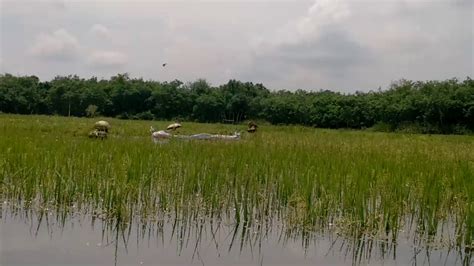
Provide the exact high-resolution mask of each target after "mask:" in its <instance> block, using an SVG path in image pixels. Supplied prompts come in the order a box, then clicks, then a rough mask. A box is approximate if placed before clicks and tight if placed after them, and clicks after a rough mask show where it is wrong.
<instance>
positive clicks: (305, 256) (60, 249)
mask: <svg viewBox="0 0 474 266" xmlns="http://www.w3.org/2000/svg"><path fill="white" fill-rule="evenodd" d="M0 222H1V223H0V233H1V242H0V264H1V265H38V266H40V265H44V266H47V265H48V266H50V265H51V266H52V265H75V266H76V265H77V266H79V265H354V264H359V265H469V264H470V263H472V260H468V258H466V257H465V255H464V254H463V253H462V252H457V251H456V250H448V249H447V248H433V247H431V248H429V247H423V246H417V245H415V244H413V240H412V239H411V238H410V237H409V236H404V237H400V239H399V240H398V243H397V245H388V244H387V243H383V242H377V241H373V242H370V243H369V242H367V241H356V243H358V245H356V244H354V243H355V242H354V241H350V240H347V239H343V238H341V237H337V235H336V234H326V235H321V236H317V235H315V236H312V237H311V238H310V239H309V240H308V239H306V241H303V238H302V237H301V236H298V235H293V236H290V237H288V236H285V235H283V234H282V230H280V229H279V228H278V226H277V225H276V226H275V230H271V231H270V232H267V233H265V234H262V233H260V234H259V233H258V232H252V230H249V232H248V233H247V234H246V235H242V230H241V229H238V228H237V231H236V228H235V226H233V225H229V224H227V225H226V224H224V223H223V224H220V225H219V226H212V225H209V224H207V225H204V226H202V227H201V226H194V225H180V226H176V224H173V223H169V222H165V223H163V224H162V225H161V226H159V227H154V226H146V227H144V226H142V225H140V223H138V222H137V223H135V224H133V225H131V226H129V227H127V228H125V229H123V230H115V229H114V227H113V226H110V224H107V223H104V221H101V220H94V219H93V218H92V217H91V216H87V215H86V216H81V217H78V216H76V217H69V218H68V219H66V220H61V219H57V218H55V217H54V216H53V215H52V214H51V213H49V215H46V216H44V217H42V218H41V219H39V217H37V216H35V215H31V214H30V215H18V214H16V215H11V214H8V213H6V212H5V211H4V212H3V213H2V219H1V220H0ZM185 227H187V228H185Z"/></svg>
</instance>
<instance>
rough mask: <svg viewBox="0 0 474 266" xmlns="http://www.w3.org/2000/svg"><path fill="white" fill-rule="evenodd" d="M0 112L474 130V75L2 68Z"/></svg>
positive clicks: (418, 129) (428, 129) (428, 131)
mask: <svg viewBox="0 0 474 266" xmlns="http://www.w3.org/2000/svg"><path fill="white" fill-rule="evenodd" d="M0 112H4V113H16V114H48V115H62V116H78V117H81V116H97V115H103V116H108V117H118V118H123V119H144V120H152V119H160V120H163V119H165V120H176V119H179V120H181V121H198V122H235V123H238V122H241V121H244V120H250V119H252V120H264V121H268V122H270V123H272V124H300V125H306V126H313V127H321V128H354V129H361V128H373V129H375V130H382V131H397V130H399V131H413V132H420V133H443V134H449V133H457V134H465V133H472V132H474V81H473V80H472V79H471V78H469V77H467V78H466V79H465V80H464V81H459V80H457V79H448V80H445V81H409V80H400V81H397V82H394V83H392V84H391V85H390V86H389V88H388V89H387V90H380V89H379V90H376V91H370V92H356V93H353V94H343V93H339V92H333V91H329V90H320V91H305V90H296V91H293V92H292V91H288V90H279V91H270V90H268V89H267V88H265V86H264V85H263V84H254V83H251V82H241V81H237V80H230V81H229V82H227V83H226V84H223V85H220V86H211V85H210V84H209V83H208V82H207V81H206V80H203V79H199V80H196V81H194V82H189V83H183V82H181V81H179V80H175V81H171V82H159V81H152V80H143V79H142V78H130V77H129V76H128V74H118V75H116V76H113V77H111V78H110V79H108V80H107V79H98V78H96V77H92V78H90V79H83V78H80V77H78V76H75V75H70V76H58V77H56V78H54V79H53V80H50V81H40V80H39V79H38V77H36V76H14V75H11V74H2V75H0Z"/></svg>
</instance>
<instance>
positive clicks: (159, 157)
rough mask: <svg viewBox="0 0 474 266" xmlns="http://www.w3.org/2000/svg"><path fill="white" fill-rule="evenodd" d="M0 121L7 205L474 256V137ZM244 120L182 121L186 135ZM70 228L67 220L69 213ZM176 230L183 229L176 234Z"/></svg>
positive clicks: (0, 172) (121, 221) (238, 234)
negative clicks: (175, 130) (232, 137)
mask: <svg viewBox="0 0 474 266" xmlns="http://www.w3.org/2000/svg"><path fill="white" fill-rule="evenodd" d="M94 121H95V120H92V119H86V118H64V117H47V116H17V115H0V138H1V139H0V151H2V152H0V181H1V187H0V189H1V190H0V192H1V199H2V201H5V202H8V205H7V206H8V208H9V211H10V212H12V213H14V212H16V211H19V210H20V211H25V210H29V211H32V212H35V213H36V214H38V213H41V212H42V211H43V212H44V210H45V209H46V210H54V211H55V213H58V215H61V217H62V220H63V221H65V220H67V217H68V215H72V214H73V213H78V212H79V213H82V214H87V215H92V216H93V217H97V218H98V219H102V220H104V221H109V222H110V224H111V225H116V224H118V225H120V226H125V227H126V225H127V224H128V225H129V224H131V223H132V221H135V223H136V221H139V222H140V223H142V224H143V225H144V226H147V225H149V224H153V223H162V222H163V220H164V219H165V218H166V219H169V218H172V219H171V220H172V221H174V223H176V228H181V232H177V234H185V233H186V232H182V231H183V229H182V228H186V226H184V225H186V224H192V223H196V221H198V222H199V221H201V222H202V221H208V222H209V221H214V222H215V221H227V222H228V223H231V224H233V225H234V226H235V227H236V230H235V235H234V237H235V238H241V239H246V238H247V237H249V236H248V234H249V232H250V230H252V232H258V233H260V235H264V234H265V233H266V232H267V233H268V230H270V229H271V228H274V225H275V224H281V225H282V228H283V229H282V230H284V232H285V234H286V235H287V236H292V235H297V236H303V238H304V237H311V236H313V235H315V234H324V233H327V232H335V233H337V234H340V235H342V236H344V237H345V238H349V239H351V238H352V239H356V240H358V241H360V240H368V239H372V240H383V241H389V242H390V241H392V242H393V241H395V242H396V241H397V239H398V236H399V234H400V232H401V231H402V230H408V231H409V232H412V233H414V234H415V235H416V239H418V240H419V241H421V242H422V243H424V244H426V245H427V244H429V243H442V244H443V245H447V246H451V247H456V248H459V249H463V250H468V251H470V250H472V249H473V248H474V138H473V137H472V136H438V135H407V134H386V133H373V132H363V131H344V130H324V129H313V128H304V127H291V126H285V127H278V126H262V127H260V128H259V132H258V133H257V134H254V135H244V136H243V139H242V140H241V141H238V142H218V141H215V142H209V141H178V140H176V141H170V142H169V143H167V144H165V145H155V144H153V143H152V141H151V140H150V136H149V131H148V128H149V126H150V125H151V124H152V125H154V126H155V128H164V127H165V125H166V124H167V122H164V121H163V122H156V121H153V122H150V121H125V120H115V119H108V121H109V122H110V123H111V125H112V130H111V134H110V135H109V138H108V139H107V140H104V141H101V140H91V139H88V138H87V132H88V131H89V130H90V129H91V127H92V125H93V122H94ZM244 128H245V126H235V125H220V124H198V123H185V124H184V127H183V128H182V129H180V130H181V133H183V134H187V133H200V132H210V133H214V132H215V133H230V132H233V131H235V130H236V129H241V130H243V129H244ZM60 220H61V219H60ZM173 228H174V227H173Z"/></svg>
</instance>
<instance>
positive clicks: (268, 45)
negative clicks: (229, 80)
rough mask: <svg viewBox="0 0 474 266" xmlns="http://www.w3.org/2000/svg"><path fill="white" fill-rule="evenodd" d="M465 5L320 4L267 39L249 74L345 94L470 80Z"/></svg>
mask: <svg viewBox="0 0 474 266" xmlns="http://www.w3.org/2000/svg"><path fill="white" fill-rule="evenodd" d="M461 3H464V2H460V1H457V2H448V1H423V0H413V1H411V0H410V1H408V0H404V1H393V0H385V1H377V2H374V1H356V0H316V1H315V2H314V3H313V5H312V6H311V7H310V8H309V9H308V10H307V12H306V14H305V15H303V16H301V17H300V18H298V19H295V20H293V21H290V22H288V23H287V24H286V25H285V26H284V27H281V28H279V29H277V30H275V31H273V32H269V33H267V34H266V35H265V34H264V35H262V36H260V38H259V39H258V40H257V41H256V42H255V43H254V60H253V63H252V64H251V65H250V66H249V68H248V71H247V73H244V76H245V77H247V78H249V79H253V80H255V79H260V78H262V77H263V78H264V80H269V81H270V82H272V83H273V84H286V85H283V86H284V87H286V86H288V87H306V88H320V86H321V84H324V86H325V87H326V88H330V89H338V90H353V88H354V87H358V88H360V87H361V86H363V87H365V88H366V89H371V88H376V87H378V86H381V85H384V84H388V82H389V80H396V79H399V78H408V79H446V78H451V77H453V74H454V75H457V76H458V77H461V78H463V75H465V73H472V67H470V69H469V64H468V61H469V58H470V57H471V58H472V53H473V51H472V48H469V41H468V40H469V39H471V42H470V43H471V46H472V38H473V37H474V36H472V33H470V31H472V24H469V23H470V20H471V19H470V18H472V16H473V13H472V12H473V11H472V9H471V11H469V10H467V11H466V8H465V7H463V6H462V5H461ZM471 7H472V4H471ZM467 25H471V26H467ZM469 27H470V28H469ZM469 35H471V36H470V37H469ZM453 51H455V52H453ZM466 66H467V67H466ZM281 73H285V75H282V74H281ZM364 75H365V76H366V78H365V80H366V81H363V82H361V81H360V80H361V77H363V76H364ZM351 82H352V84H354V85H352V88H351ZM348 84H349V85H348ZM356 84H360V85H356ZM341 87H343V88H341Z"/></svg>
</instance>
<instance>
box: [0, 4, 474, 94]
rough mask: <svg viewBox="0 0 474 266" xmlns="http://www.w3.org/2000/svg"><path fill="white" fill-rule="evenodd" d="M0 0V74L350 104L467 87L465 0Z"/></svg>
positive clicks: (471, 40)
mask: <svg viewBox="0 0 474 266" xmlns="http://www.w3.org/2000/svg"><path fill="white" fill-rule="evenodd" d="M0 1H1V2H0V10H1V13H0V48H1V53H0V73H10V74H14V75H36V76H38V77H39V78H40V79H41V80H50V79H52V78H54V77H55V76H57V75H69V74H77V75H79V76H80V77H83V78H89V77H92V76H95V77H99V78H110V77H111V76H113V75H116V74H118V73H129V75H130V76H131V77H136V78H140V77H141V78H144V79H152V80H159V81H170V80H174V79H179V80H181V81H184V82H188V81H195V80H197V79H200V78H203V79H206V80H207V81H208V82H210V83H211V84H212V85H220V84H223V83H226V82H227V81H228V80H229V79H237V80H241V81H251V82H254V83H263V84H264V85H265V86H266V87H267V88H269V89H273V90H280V89H287V90H296V89H305V90H320V89H329V90H333V91H340V92H349V93H350V92H355V91H369V90H376V89H378V88H382V89H383V88H386V87H388V86H389V85H390V84H391V83H392V82H394V81H397V80H399V79H402V78H403V79H410V80H444V79H448V78H454V77H457V78H459V79H461V80H463V79H464V78H466V77H467V76H470V77H471V78H474V75H473V73H474V26H473V25H474V1H472V0H292V1H290V0H273V1H263V0H260V1H257V0H253V1H250V0H213V1H204V0H187V1H185V0H174V1H160V0H138V1H137V0H118V1H117V0H96V1H92V0H85V1H81V0H34V1H33V0H0ZM164 63H167V65H166V66H165V67H163V66H162V64H164Z"/></svg>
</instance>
